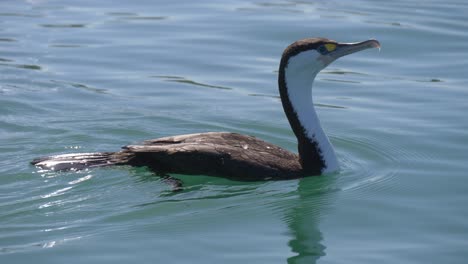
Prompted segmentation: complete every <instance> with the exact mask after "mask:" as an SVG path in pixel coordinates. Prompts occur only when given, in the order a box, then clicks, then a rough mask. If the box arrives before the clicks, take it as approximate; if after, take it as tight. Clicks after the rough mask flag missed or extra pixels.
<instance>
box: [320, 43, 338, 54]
mask: <svg viewBox="0 0 468 264" xmlns="http://www.w3.org/2000/svg"><path fill="white" fill-rule="evenodd" d="M334 50H336V45H335V44H332V43H327V44H324V45H322V46H320V47H319V48H318V52H320V54H322V55H325V54H328V53H330V52H332V51H334Z"/></svg>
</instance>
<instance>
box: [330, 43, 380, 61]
mask: <svg viewBox="0 0 468 264" xmlns="http://www.w3.org/2000/svg"><path fill="white" fill-rule="evenodd" d="M371 48H379V49H380V42H378V41H377V40H375V39H370V40H366V41H362V42H356V43H339V44H338V45H337V47H336V49H335V50H334V51H333V52H332V53H330V56H331V57H333V60H336V59H338V58H340V57H343V56H346V55H349V54H352V53H356V52H359V51H362V50H366V49H371Z"/></svg>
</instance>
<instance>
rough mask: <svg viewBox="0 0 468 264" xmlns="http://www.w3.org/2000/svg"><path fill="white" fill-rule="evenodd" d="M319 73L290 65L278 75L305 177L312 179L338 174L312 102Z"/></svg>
mask: <svg viewBox="0 0 468 264" xmlns="http://www.w3.org/2000/svg"><path fill="white" fill-rule="evenodd" d="M311 70H312V71H311ZM318 72H319V71H318V70H317V71H314V70H313V69H304V68H300V67H297V68H296V67H294V65H290V64H289V65H282V67H280V74H279V90H280V95H281V100H282V103H283V108H284V111H285V113H286V115H287V117H288V120H289V123H290V125H291V128H292V129H293V131H294V134H295V135H296V137H297V140H298V150H299V157H300V161H301V165H302V167H303V169H304V172H305V173H308V174H313V175H316V174H322V173H327V172H332V171H336V170H338V161H337V158H336V155H335V151H334V150H333V146H332V144H331V143H330V141H329V139H328V137H327V135H326V134H325V132H324V131H323V129H322V127H321V125H320V121H319V119H318V117H317V113H316V112H315V108H314V104H313V101H312V84H313V82H314V79H315V76H316V75H317V74H318Z"/></svg>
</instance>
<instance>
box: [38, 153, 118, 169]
mask: <svg viewBox="0 0 468 264" xmlns="http://www.w3.org/2000/svg"><path fill="white" fill-rule="evenodd" d="M114 154H115V153H114V152H96V153H72V154H62V155H55V156H48V157H41V158H36V159H34V160H33V161H31V164H32V165H35V166H36V167H39V168H41V169H48V170H55V171H66V170H83V169H86V168H94V167H103V166H110V165H114V164H116V161H115V160H114V158H113V156H114Z"/></svg>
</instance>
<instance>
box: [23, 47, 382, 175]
mask: <svg viewBox="0 0 468 264" xmlns="http://www.w3.org/2000/svg"><path fill="white" fill-rule="evenodd" d="M369 48H380V43H379V42H378V41H377V40H374V39H371V40H366V41H363V42H357V43H338V42H336V41H334V40H330V39H326V38H307V39H303V40H299V41H296V42H294V43H292V44H291V45H289V46H288V47H287V48H286V49H285V50H284V52H283V55H282V57H281V62H280V65H279V74H278V87H279V94H280V96H281V102H282V105H283V109H284V112H285V114H286V117H287V118H288V120H289V124H290V125H291V128H292V130H293V132H294V134H295V136H296V137H297V143H298V154H295V153H292V152H290V151H288V150H285V149H283V148H281V147H279V146H276V145H273V144H271V143H268V142H265V141H263V140H261V139H258V138H255V137H253V136H248V135H242V134H238V133H230V132H207V133H198V134H188V135H177V136H169V137H163V138H157V139H151V140H147V141H143V142H142V143H141V144H137V145H128V146H125V147H123V148H122V150H120V151H117V152H98V153H77V154H62V155H55V156H48V157H42V158H37V159H34V160H33V161H32V162H31V164H33V165H35V166H37V167H40V168H43V169H49V170H57V171H59V170H81V169H85V168H94V167H103V166H111V165H131V166H147V167H149V168H150V169H152V170H154V171H155V172H156V173H157V174H159V175H168V174H172V173H176V174H190V175H211V176H220V177H225V178H229V179H235V180H242V181H259V180H284V179H294V178H300V177H304V176H312V175H320V174H324V173H330V172H334V171H337V170H338V169H339V165H338V160H337V157H336V155H335V151H334V150H333V146H332V144H331V143H330V141H329V139H328V137H327V135H326V134H325V132H324V131H323V129H322V127H321V125H320V121H319V119H318V117H317V114H316V112H315V109H314V105H313V101H312V84H313V82H314V79H315V77H316V76H317V74H318V73H319V72H320V71H321V70H322V69H324V68H325V67H327V66H328V65H329V64H330V63H332V62H333V61H334V60H336V59H338V58H340V57H342V56H345V55H348V54H351V53H355V52H358V51H362V50H365V49H369Z"/></svg>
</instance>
